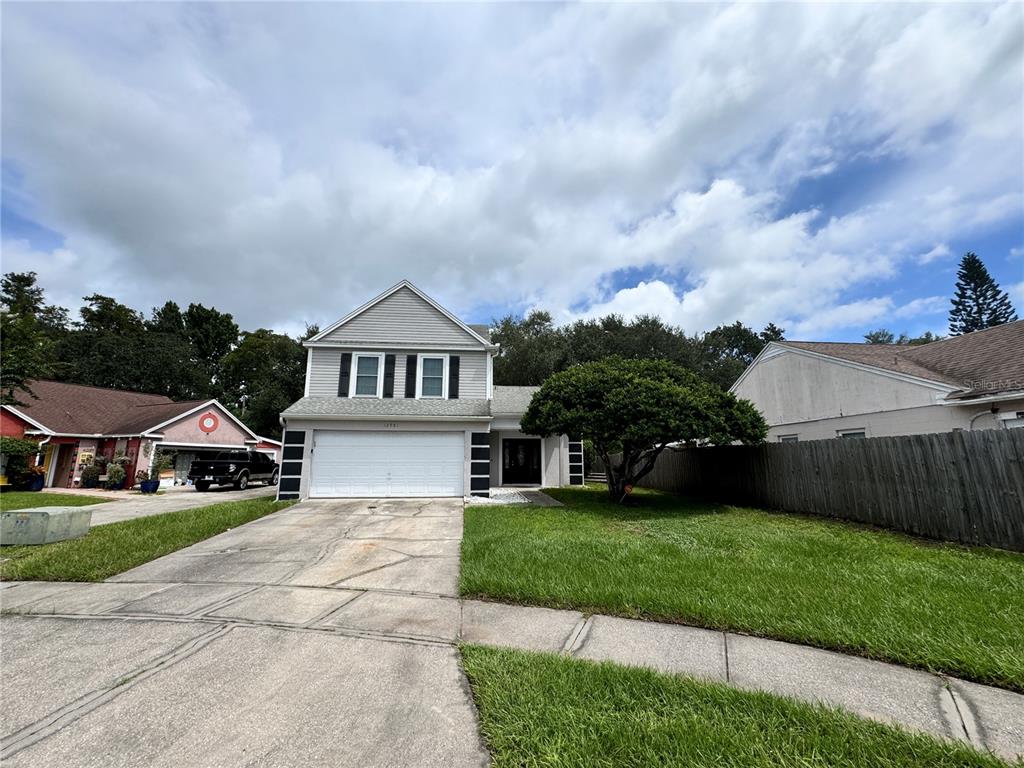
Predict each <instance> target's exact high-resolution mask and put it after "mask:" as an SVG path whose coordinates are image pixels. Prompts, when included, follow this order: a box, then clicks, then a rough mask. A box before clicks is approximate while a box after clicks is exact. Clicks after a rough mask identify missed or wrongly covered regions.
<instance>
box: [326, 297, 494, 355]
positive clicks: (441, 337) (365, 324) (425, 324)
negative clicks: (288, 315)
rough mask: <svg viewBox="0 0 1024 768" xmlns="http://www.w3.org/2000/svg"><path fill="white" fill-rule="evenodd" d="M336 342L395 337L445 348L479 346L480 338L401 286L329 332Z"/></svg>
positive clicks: (370, 341) (383, 340) (384, 340)
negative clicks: (473, 335) (471, 334)
mask: <svg viewBox="0 0 1024 768" xmlns="http://www.w3.org/2000/svg"><path fill="white" fill-rule="evenodd" d="M321 341H329V342H333V343H339V344H345V343H359V344H374V343H377V344H390V343H394V342H396V341H398V342H402V343H408V344H417V345H420V344H422V345H429V346H434V345H437V347H439V348H441V349H444V350H445V351H447V350H448V349H450V348H459V347H463V348H465V347H479V346H480V342H479V341H478V340H476V339H474V338H473V337H472V336H470V335H469V334H468V333H466V331H464V330H463V329H462V328H460V327H459V326H458V325H456V324H455V323H454V322H452V321H451V320H450V319H448V318H447V317H445V316H444V315H443V314H441V313H440V312H438V311H437V310H436V309H434V308H433V307H432V306H430V305H429V304H427V302H425V301H423V299H421V298H420V297H419V296H417V295H416V294H415V293H413V292H412V291H410V290H409V289H408V288H400V289H398V290H397V291H395V292H394V293H393V294H391V295H390V296H388V297H387V298H386V299H383V300H381V301H379V302H378V303H377V304H375V305H373V306H372V307H370V308H369V309H367V310H366V311H365V312H363V313H362V314H360V315H357V316H356V317H354V318H352V319H351V320H349V321H348V322H347V323H345V324H344V325H342V326H341V327H340V328H336V329H335V330H334V331H332V332H330V333H329V334H327V335H326V336H325V337H324V338H323V339H321Z"/></svg>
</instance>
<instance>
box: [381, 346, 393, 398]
mask: <svg viewBox="0 0 1024 768" xmlns="http://www.w3.org/2000/svg"><path fill="white" fill-rule="evenodd" d="M394 396H395V356H394V355H384V397H394Z"/></svg>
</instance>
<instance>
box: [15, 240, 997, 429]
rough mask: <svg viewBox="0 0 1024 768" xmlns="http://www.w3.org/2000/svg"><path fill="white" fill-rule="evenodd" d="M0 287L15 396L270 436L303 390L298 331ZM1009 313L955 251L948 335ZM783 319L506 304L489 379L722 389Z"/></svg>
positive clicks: (902, 340)
mask: <svg viewBox="0 0 1024 768" xmlns="http://www.w3.org/2000/svg"><path fill="white" fill-rule="evenodd" d="M0 288H2V291H0V305H2V313H0V319H2V328H0V332H2V336H3V344H2V349H0V353H2V359H0V398H2V400H3V402H15V401H17V398H18V397H22V398H24V397H25V395H24V394H22V395H19V394H17V393H18V392H19V390H22V389H24V388H25V385H26V384H27V382H29V381H31V380H32V379H42V378H52V379H56V380H58V381H64V382H68V383H73V384H91V385H94V386H98V387H110V388H114V389H127V390H134V391H138V392H150V393H154V394H161V395H167V396H168V397H171V398H173V399H175V400H197V399H208V398H217V399H219V400H220V401H221V402H222V403H223V404H224V405H225V406H227V407H228V408H230V409H231V410H232V412H234V413H235V415H237V416H238V417H239V418H240V419H241V420H242V421H244V422H245V423H246V424H247V425H248V426H249V427H250V429H252V430H253V431H254V432H256V433H258V434H261V435H266V436H268V437H276V436H278V434H279V432H280V425H279V422H278V414H279V413H280V412H281V411H282V410H284V409H285V408H287V407H288V406H289V405H290V404H291V403H293V402H294V401H295V400H297V399H299V398H300V397H302V393H303V385H304V382H305V365H306V354H305V350H304V349H303V347H302V342H303V341H304V340H305V339H308V338H310V337H311V336H313V335H315V334H316V333H317V332H318V330H319V329H318V328H316V327H309V328H307V329H306V333H305V334H303V335H302V336H301V337H299V338H291V337H289V336H286V335H284V334H280V333H275V332H274V331H271V330H267V329H266V328H260V329H258V330H255V331H242V330H240V329H239V327H238V324H237V323H235V321H234V319H233V318H232V316H231V315H230V314H228V313H225V312H220V311H219V310H217V309H215V308H213V307H204V306H203V305H202V304H190V305H189V306H188V307H187V308H186V309H184V310H182V309H181V307H179V306H178V305H177V304H175V303H174V302H173V301H168V302H166V303H165V304H164V305H163V306H161V307H155V308H154V309H153V311H152V313H151V315H150V316H149V317H145V316H144V315H143V314H142V313H141V312H138V311H137V310H134V309H132V308H131V307H128V306H125V305H124V304H121V303H120V302H118V301H116V300H115V299H113V298H111V297H109V296H103V295H100V294H93V295H92V296H86V297H85V298H84V301H85V305H84V306H83V307H82V308H81V310H79V318H78V319H74V320H73V319H72V318H71V316H70V314H69V312H68V310H67V309H65V308H63V307H58V306H54V305H50V304H47V303H46V300H45V296H44V294H43V290H42V288H40V287H39V286H38V285H37V284H36V275H35V273H33V272H21V273H17V272H12V273H8V274H6V275H4V277H3V281H2V286H0ZM1016 319H1017V315H1016V312H1015V311H1014V309H1013V306H1012V305H1011V304H1010V300H1009V297H1008V296H1007V294H1006V293H1005V291H1002V290H1001V289H1000V288H999V286H998V284H997V283H996V282H995V281H994V280H993V279H992V277H991V275H990V274H989V273H988V270H987V269H986V268H985V265H984V264H983V263H982V261H981V259H979V258H978V256H977V255H976V254H974V253H967V254H965V255H964V257H963V259H962V260H961V263H960V270H959V272H958V273H957V283H956V287H955V295H954V297H953V299H952V307H951V310H950V316H949V321H950V332H951V333H953V334H959V333H969V332H971V331H975V330H980V329H983V328H987V327H991V326H993V325H999V324H1001V323H1006V322H1012V321H1014V320H1016ZM783 333H784V331H783V329H782V328H779V327H778V326H776V325H774V324H773V323H769V324H768V325H767V326H765V327H764V328H763V329H762V330H761V331H755V330H753V329H752V328H748V327H747V326H745V325H743V324H742V323H740V322H738V321H737V322H735V323H733V324H732V325H720V326H718V327H717V328H715V329H714V330H712V331H708V332H707V333H704V334H695V335H692V336H691V335H687V334H686V333H685V332H684V331H683V330H682V329H681V328H677V327H675V326H672V325H668V324H666V323H665V322H663V321H662V320H661V319H660V318H657V317H654V316H650V315H646V316H641V317H638V318H636V319H635V320H631V321H626V320H624V319H623V318H622V317H620V316H619V315H608V316H606V317H602V318H600V319H595V320H579V321H576V322H574V323H570V324H568V325H563V326H555V324H554V322H553V321H552V318H551V315H550V314H548V313H547V312H542V311H534V312H531V313H530V314H528V315H527V316H526V317H516V316H514V315H507V316H506V317H504V318H502V319H501V320H497V321H495V322H493V323H492V324H491V338H492V340H493V341H494V342H496V343H498V344H500V348H499V352H498V355H497V357H496V358H495V361H494V382H495V383H496V384H505V385H540V384H541V383H543V382H544V380H545V379H547V378H548V377H549V376H550V375H551V374H553V373H556V372H558V371H562V370H565V369H567V368H569V367H571V366H573V365H575V364H577V363H589V362H595V361H598V360H603V359H605V358H608V357H620V358H624V359H627V360H667V361H669V362H672V363H675V364H677V365H679V366H682V367H683V368H685V369H687V370H689V371H692V372H694V373H696V374H698V375H699V376H701V377H702V378H704V379H706V380H708V381H710V382H712V383H714V384H717V385H718V386H720V387H721V388H723V389H728V388H729V387H730V386H731V385H732V384H733V382H735V381H736V379H737V378H739V376H740V374H742V373H743V371H744V370H745V369H746V367H747V366H748V365H749V364H750V363H751V361H753V359H754V358H755V357H756V356H757V354H758V353H759V352H760V351H761V349H762V348H763V347H764V345H765V344H767V343H768V342H770V341H782V340H783V339H784V336H783ZM864 338H865V341H867V342H868V343H875V344H927V343H929V342H932V341H936V340H938V339H939V338H941V337H939V336H936V335H934V334H932V333H931V332H928V333H925V334H924V335H922V336H919V337H915V338H911V337H909V336H907V335H906V334H900V335H899V336H898V337H897V336H896V335H895V334H894V333H892V332H891V331H889V330H887V329H885V328H880V329H878V330H876V331H872V332H871V333H868V334H866V335H865V337H864Z"/></svg>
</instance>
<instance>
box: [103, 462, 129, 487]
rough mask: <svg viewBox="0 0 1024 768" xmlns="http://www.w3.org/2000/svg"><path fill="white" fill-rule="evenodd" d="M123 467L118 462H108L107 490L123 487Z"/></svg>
mask: <svg viewBox="0 0 1024 768" xmlns="http://www.w3.org/2000/svg"><path fill="white" fill-rule="evenodd" d="M125 474H126V473H125V471H124V467H122V466H121V465H120V464H113V463H112V464H110V465H108V466H107V490H108V491H120V490H121V489H122V488H124V478H125Z"/></svg>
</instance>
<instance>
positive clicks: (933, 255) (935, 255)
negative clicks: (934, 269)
mask: <svg viewBox="0 0 1024 768" xmlns="http://www.w3.org/2000/svg"><path fill="white" fill-rule="evenodd" d="M951 253H952V251H950V250H949V246H948V245H946V244H945V243H939V244H938V245H936V246H935V247H934V248H932V249H931V250H930V251H928V252H926V253H922V254H921V255H919V256H918V257H917V263H918V264H931V263H932V262H933V261H938V260H939V259H945V258H946V257H947V256H949V255H950V254H951Z"/></svg>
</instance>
